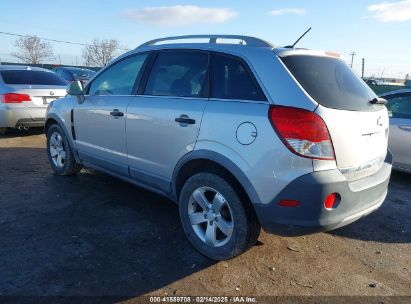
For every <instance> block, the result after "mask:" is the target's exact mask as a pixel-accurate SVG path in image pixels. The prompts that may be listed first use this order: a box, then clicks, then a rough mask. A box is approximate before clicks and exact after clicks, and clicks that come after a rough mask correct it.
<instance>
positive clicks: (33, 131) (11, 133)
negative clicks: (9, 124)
mask: <svg viewBox="0 0 411 304" xmlns="http://www.w3.org/2000/svg"><path fill="white" fill-rule="evenodd" d="M42 133H44V128H43V127H40V128H30V129H28V130H19V129H8V130H7V132H6V134H3V135H0V139H2V138H13V137H25V136H32V135H39V134H42Z"/></svg>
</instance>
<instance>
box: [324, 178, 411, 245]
mask: <svg viewBox="0 0 411 304" xmlns="http://www.w3.org/2000/svg"><path fill="white" fill-rule="evenodd" d="M410 192H411V174H407V173H402V172H397V171H393V172H392V175H391V180H390V184H389V189H388V195H387V198H386V200H385V202H384V203H383V205H382V206H381V207H380V209H378V210H377V211H375V212H374V213H372V214H370V215H368V216H367V217H365V218H363V219H360V220H358V221H357V222H354V223H352V224H350V225H348V226H345V227H342V228H340V229H337V230H334V231H330V232H329V233H330V234H332V235H337V236H342V237H346V238H352V239H358V240H363V241H374V242H381V243H411V221H410V214H411V197H410V195H409V193H410Z"/></svg>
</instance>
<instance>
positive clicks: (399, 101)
mask: <svg viewBox="0 0 411 304" xmlns="http://www.w3.org/2000/svg"><path fill="white" fill-rule="evenodd" d="M387 108H388V115H389V116H390V117H392V118H406V119H411V94H409V95H394V96H393V97H392V98H388V104H387Z"/></svg>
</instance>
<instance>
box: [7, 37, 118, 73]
mask: <svg viewBox="0 0 411 304" xmlns="http://www.w3.org/2000/svg"><path fill="white" fill-rule="evenodd" d="M14 46H15V47H16V49H17V51H16V52H13V53H11V55H12V56H13V57H16V58H17V59H19V60H20V61H22V62H23V63H27V64H40V63H43V62H44V61H46V60H55V56H54V51H53V47H52V46H51V44H50V43H48V42H46V41H44V40H42V39H40V38H39V37H37V36H27V37H21V38H19V39H18V40H16V41H15V43H14ZM121 50H122V49H121V48H120V43H119V41H118V40H116V39H110V40H107V39H102V40H99V39H94V40H93V41H92V42H91V43H90V44H87V45H85V47H84V49H83V53H82V57H83V59H84V65H86V66H93V67H103V66H105V65H107V64H108V63H109V62H110V61H111V60H113V59H114V58H115V57H116V56H118V55H119V54H120V51H121ZM123 51H124V49H123Z"/></svg>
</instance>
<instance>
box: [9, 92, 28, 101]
mask: <svg viewBox="0 0 411 304" xmlns="http://www.w3.org/2000/svg"><path fill="white" fill-rule="evenodd" d="M23 101H31V98H30V96H29V95H27V94H18V93H7V94H4V95H3V102H4V103H22V102H23Z"/></svg>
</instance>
